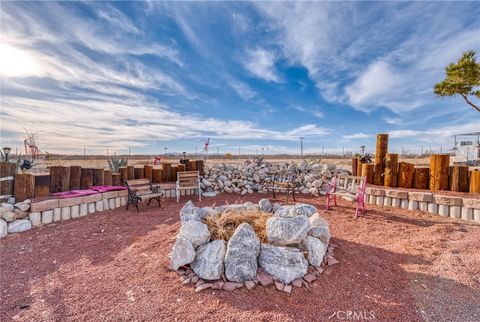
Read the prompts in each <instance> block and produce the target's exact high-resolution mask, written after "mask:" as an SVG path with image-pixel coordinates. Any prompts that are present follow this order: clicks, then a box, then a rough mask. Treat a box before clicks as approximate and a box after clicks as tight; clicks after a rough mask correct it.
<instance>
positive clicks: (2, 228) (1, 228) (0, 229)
mask: <svg viewBox="0 0 480 322" xmlns="http://www.w3.org/2000/svg"><path fill="white" fill-rule="evenodd" d="M7 234H8V224H7V222H6V221H5V220H3V219H0V238H3V237H5V236H7Z"/></svg>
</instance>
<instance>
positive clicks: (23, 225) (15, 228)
mask: <svg viewBox="0 0 480 322" xmlns="http://www.w3.org/2000/svg"><path fill="white" fill-rule="evenodd" d="M31 228H32V223H31V222H30V220H28V219H20V220H15V221H12V222H11V223H9V224H8V233H9V234H14V233H21V232H23V231H26V230H29V229H31Z"/></svg>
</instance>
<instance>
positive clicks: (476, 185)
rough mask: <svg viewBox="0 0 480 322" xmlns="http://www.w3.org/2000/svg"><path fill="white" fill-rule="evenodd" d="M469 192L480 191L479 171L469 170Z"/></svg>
mask: <svg viewBox="0 0 480 322" xmlns="http://www.w3.org/2000/svg"><path fill="white" fill-rule="evenodd" d="M469 190H470V193H480V171H478V170H473V171H472V172H470V189H469Z"/></svg>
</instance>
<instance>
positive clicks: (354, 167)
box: [352, 158, 359, 176]
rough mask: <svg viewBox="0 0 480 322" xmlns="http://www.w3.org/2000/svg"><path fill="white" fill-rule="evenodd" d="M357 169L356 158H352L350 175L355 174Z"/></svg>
mask: <svg viewBox="0 0 480 322" xmlns="http://www.w3.org/2000/svg"><path fill="white" fill-rule="evenodd" d="M358 170H359V168H358V158H352V176H357V175H358Z"/></svg>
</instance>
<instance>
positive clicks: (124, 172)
mask: <svg viewBox="0 0 480 322" xmlns="http://www.w3.org/2000/svg"><path fill="white" fill-rule="evenodd" d="M118 171H119V172H120V186H123V185H124V184H125V181H127V180H128V168H127V167H120V168H118Z"/></svg>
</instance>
